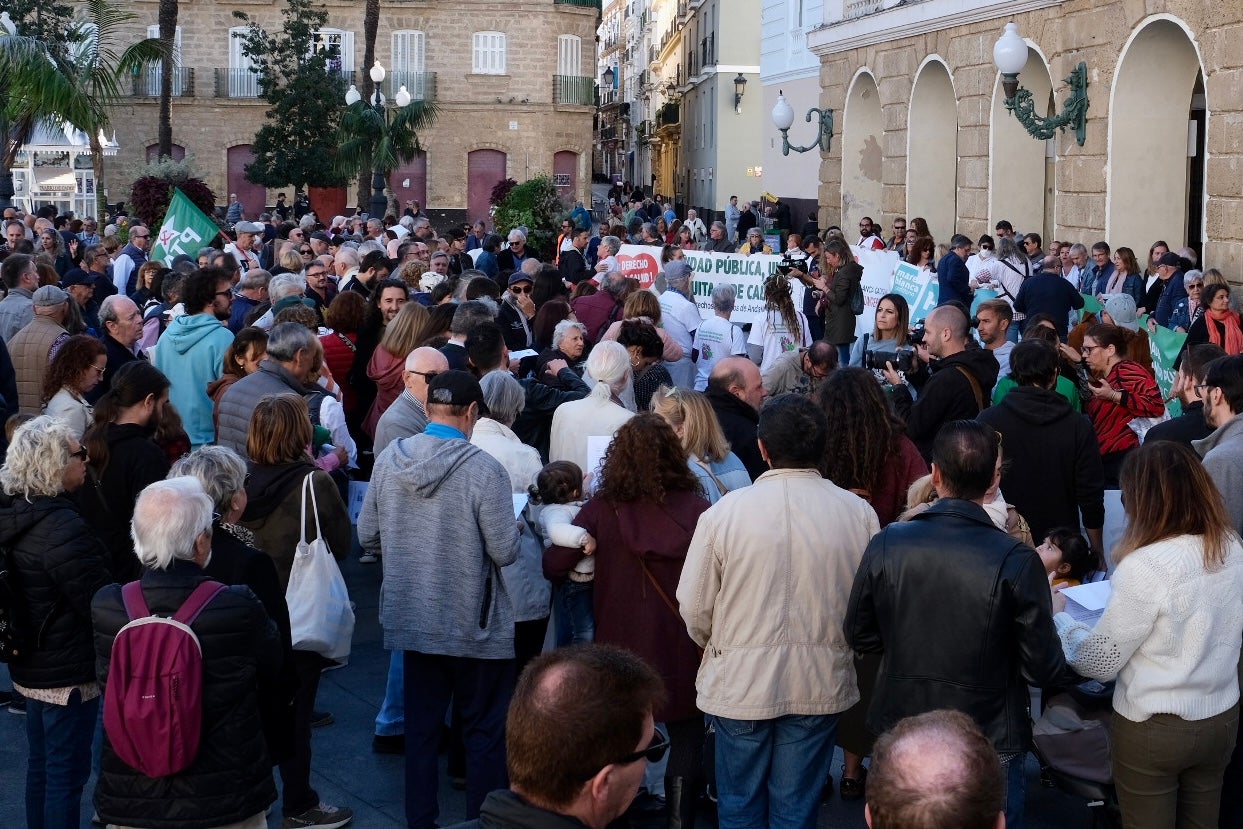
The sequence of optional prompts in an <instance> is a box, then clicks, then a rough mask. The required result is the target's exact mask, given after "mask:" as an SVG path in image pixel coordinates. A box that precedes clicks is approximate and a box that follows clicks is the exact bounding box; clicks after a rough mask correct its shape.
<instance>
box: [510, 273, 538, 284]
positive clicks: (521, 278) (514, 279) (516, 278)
mask: <svg viewBox="0 0 1243 829" xmlns="http://www.w3.org/2000/svg"><path fill="white" fill-rule="evenodd" d="M519 282H530V283H531V284H532V285H534V284H535V280H534V279H532V278H531V277H529V276H527V275H526V274H525V273H523V272H522V271H514V272H513V274H511V275H510V277H509V284H510V285H517V284H518V283H519Z"/></svg>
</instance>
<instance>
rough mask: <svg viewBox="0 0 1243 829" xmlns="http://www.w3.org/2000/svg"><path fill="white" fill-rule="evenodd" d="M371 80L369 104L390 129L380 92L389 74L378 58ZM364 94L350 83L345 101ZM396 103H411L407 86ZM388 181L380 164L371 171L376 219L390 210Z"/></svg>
mask: <svg viewBox="0 0 1243 829" xmlns="http://www.w3.org/2000/svg"><path fill="white" fill-rule="evenodd" d="M368 74H369V75H370V76H371V81H372V83H373V84H374V85H375V92H374V93H372V95H371V100H370V101H369V104H370V105H371V107H372V108H373V109H374V110H375V112H376V115H377V116H379V118H380V121H381V122H382V123H383V125H384V129H385V130H386V131H387V130H388V125H389V122H388V109H387V108H386V107H385V103H386V101H385V98H384V94H383V93H382V92H380V84H382V83H384V77H385V75H386V74H387V72H385V70H384V67H383V66H382V65H381V64H380V62H379V61H378V60H377V61H376V62H375V65H374V66H372V67H371V69H370V70H369V71H368ZM362 97H363V96H362V94H361V93H359V91H358V87H356V86H354V85H353V84H350V88H349V91H348V92H346V93H345V103H346V105H347V106H351V107H352V106H354V105H355V104H357V103H358V102H359V101H361V100H362ZM395 97H396V101H395V103H396V104H397V106H398V107H406V106H409V105H410V92H409V91H408V90H407V89H406V87H405V86H402V87H401V88H400V89H398V90H397V95H396V96H395ZM387 182H388V173H387V172H386V171H385V170H384V169H382V168H381V167H380V166H379V164H377V165H376V166H375V168H374V169H373V170H372V172H371V191H372V192H371V199H370V200H369V201H368V202H367V214H368V215H369V216H370V217H371V218H374V219H383V218H384V213H385V212H386V211H387V210H388V199H387V198H386V197H385V195H384V186H385V185H386V184H387Z"/></svg>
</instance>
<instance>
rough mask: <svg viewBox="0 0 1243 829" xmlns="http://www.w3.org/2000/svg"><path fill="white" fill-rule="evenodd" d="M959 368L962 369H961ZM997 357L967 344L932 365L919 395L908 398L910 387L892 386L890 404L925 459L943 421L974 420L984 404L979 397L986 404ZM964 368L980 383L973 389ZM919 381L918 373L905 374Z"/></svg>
mask: <svg viewBox="0 0 1243 829" xmlns="http://www.w3.org/2000/svg"><path fill="white" fill-rule="evenodd" d="M960 369H961V370H960ZM999 370H1000V367H999V366H998V365H997V357H996V356H995V355H994V354H993V352H991V351H989V350H988V349H986V348H967V349H964V350H963V351H959V352H958V353H957V354H951V355H950V356H948V357H945V358H943V359H942V360H941V361H940V363H939V364H938V365H937V366H935V367H934V368H932V369H931V376H929V377H928V379H927V380H926V381H924V383H923V386H922V388H920V389H919V399H918V400H916V401H913V402H912V400H911V390H910V389H909V388H907V387H906V385H905V384H899V385H897V386H895V387H894V390H893V404H894V408H895V409H896V410H897V413H898V415H899V416H900V417H902V418H903V420H905V421H906V434H907V436H908V437H909V438H910V439H911V441H912V442H913V443H914V444H915V445H916V446H917V447H919V454H921V455H923V456H924V460H926V461H927V460H931V458H932V441H933V440H934V439H935V438H936V436H937V432H939V431H940V430H941V427H942V426H944V425H945V424H946V423H949V422H951V421H954V420H974V419H975V417H976V415H978V414H979V413H980V411H981V409H982V408H983V406H981V405H980V403H979V402H977V401H979V400H983V401H984V406H987V405H988V397H989V394H990V393H991V391H992V388H993V386H995V385H996V384H997V373H998V371H999ZM963 371H967V372H970V374H971V375H972V376H973V377H974V378H975V381H976V383H978V384H979V389H980V393H979V396H978V397H977V395H976V390H975V388H974V387H973V386H972V384H971V381H970V380H969V379H967V376H966V375H965V374H964V373H963ZM908 377H909V378H910V380H911V382H913V383H916V384H918V383H919V379H920V375H919V374H918V373H913V374H911V375H908Z"/></svg>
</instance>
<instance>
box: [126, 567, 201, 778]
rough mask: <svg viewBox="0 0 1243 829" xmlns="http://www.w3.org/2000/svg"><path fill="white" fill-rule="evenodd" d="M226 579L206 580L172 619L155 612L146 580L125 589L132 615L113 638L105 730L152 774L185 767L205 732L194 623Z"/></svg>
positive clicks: (129, 761) (133, 762)
mask: <svg viewBox="0 0 1243 829" xmlns="http://www.w3.org/2000/svg"><path fill="white" fill-rule="evenodd" d="M224 589H225V585H223V584H221V583H220V582H215V581H205V582H203V583H202V584H200V585H199V586H198V587H196V588H194V592H193V593H191V594H190V596H189V598H187V599H186V600H185V602H184V603H183V604H182V605H181V607H180V608H178V609H177V612H176V613H174V614H173V615H172V617H171V618H166V617H163V616H155V615H153V614H152V613H151V610H150V608H148V607H147V602H146V600H145V599H144V598H143V595H142V582H138V581H132V582H130V583H129V584H126V585H125V586H124V587H122V588H121V598H122V599H123V600H124V601H125V612H126V614H128V616H129V619H130V621H129V622H128V623H127V624H126V625H125V627H123V628H121V630H120V631H118V632H117V635H116V639H115V640H114V641H113V643H112V658H111V667H110V669H109V675H108V688H107V693H106V694H105V695H104V731H105V732H107V734H108V739H109V741H110V742H111V743H112V748H113V750H114V751H116V754H117V757H119V758H121V760H123V761H124V762H125V763H126V765H129V766H131V767H133V768H135V769H137V770H138V771H140V772H142V773H143V774H145V775H146V776H147V777H166V776H168V775H170V774H176V773H177V772H179V771H183V770H185V769H186V768H187V767H189V766H190V764H191V763H193V762H194V758H195V757H196V756H197V755H198V753H199V737H200V736H201V734H202V730H203V648H202V645H200V644H199V639H198V637H197V636H195V635H194V631H193V630H192V629H191V626H192V625H193V624H194V620H195V619H197V618H198V615H199V614H200V613H201V612H203V609H204V608H205V607H207V604H208V603H209V602H210V601H211V600H212V599H213V598H215V596H216V594H217V593H219V592H221V591H222V590H224Z"/></svg>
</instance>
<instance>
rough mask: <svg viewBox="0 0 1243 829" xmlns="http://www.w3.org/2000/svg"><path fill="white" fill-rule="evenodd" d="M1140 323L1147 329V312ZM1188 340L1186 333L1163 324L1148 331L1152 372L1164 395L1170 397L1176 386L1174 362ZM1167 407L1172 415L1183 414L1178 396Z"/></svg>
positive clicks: (1140, 319)
mask: <svg viewBox="0 0 1243 829" xmlns="http://www.w3.org/2000/svg"><path fill="white" fill-rule="evenodd" d="M1139 324H1140V327H1141V328H1142V329H1143V330H1147V328H1148V315H1147V314H1144V316H1142V317H1140V318H1139ZM1186 342H1187V335H1186V334H1182V333H1179V332H1178V331H1171V330H1170V329H1168V328H1166V327H1164V326H1161V325H1158V326H1157V330H1156V331H1155V332H1154V331H1150V332H1149V333H1148V350H1149V351H1150V352H1151V353H1152V372H1153V374H1155V375H1156V378H1157V387H1158V388H1160V389H1161V396H1162V397H1169V396H1170V391H1171V389H1173V387H1174V374H1175V371H1174V363H1175V362H1176V361H1177V360H1178V355H1179V353H1180V352H1181V351H1182V350H1183V344H1184V343H1186ZM1166 408H1167V409H1169V412H1170V415H1171V416H1172V417H1177V416H1178V415H1180V414H1182V403H1180V402H1179V401H1178V399H1177V398H1175V399H1174V400H1171V401H1170V402H1169V403H1168V404H1167V406H1166Z"/></svg>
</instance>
